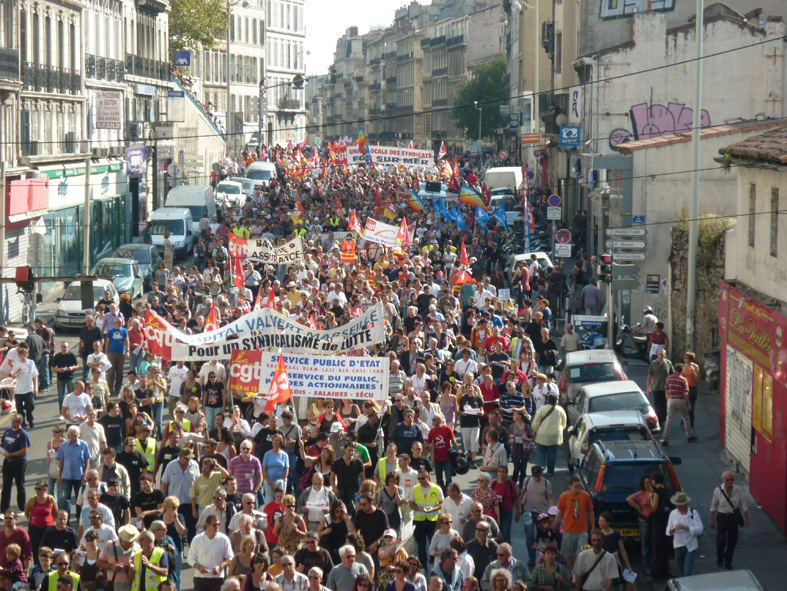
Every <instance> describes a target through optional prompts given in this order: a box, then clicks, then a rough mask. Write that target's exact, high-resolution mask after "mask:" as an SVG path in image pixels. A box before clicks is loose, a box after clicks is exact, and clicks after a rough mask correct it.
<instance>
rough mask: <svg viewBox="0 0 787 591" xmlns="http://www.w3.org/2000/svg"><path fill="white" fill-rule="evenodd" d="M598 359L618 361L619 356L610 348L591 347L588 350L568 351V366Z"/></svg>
mask: <svg viewBox="0 0 787 591" xmlns="http://www.w3.org/2000/svg"><path fill="white" fill-rule="evenodd" d="M598 361H613V362H617V361H618V356H617V354H616V353H615V352H614V351H611V350H610V349H595V350H594V349H589V350H587V351H571V352H569V353H566V366H569V365H584V364H586V363H594V362H598Z"/></svg>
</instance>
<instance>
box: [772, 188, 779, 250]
mask: <svg viewBox="0 0 787 591" xmlns="http://www.w3.org/2000/svg"><path fill="white" fill-rule="evenodd" d="M778 248H779V189H778V188H777V187H773V188H772V189H771V256H772V257H776V256H779V253H778V250H777V249H778Z"/></svg>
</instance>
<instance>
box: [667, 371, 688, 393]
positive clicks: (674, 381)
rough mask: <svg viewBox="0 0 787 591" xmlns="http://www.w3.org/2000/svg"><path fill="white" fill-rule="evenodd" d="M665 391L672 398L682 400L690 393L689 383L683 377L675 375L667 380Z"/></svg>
mask: <svg viewBox="0 0 787 591" xmlns="http://www.w3.org/2000/svg"><path fill="white" fill-rule="evenodd" d="M665 390H667V396H669V397H670V398H679V399H682V398H685V395H686V394H687V393H688V391H689V382H688V381H687V380H686V378H684V377H683V376H682V375H680V374H677V373H674V374H672V375H670V376H669V377H668V378H667V383H666V385H665Z"/></svg>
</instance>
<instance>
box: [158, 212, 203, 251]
mask: <svg viewBox="0 0 787 591" xmlns="http://www.w3.org/2000/svg"><path fill="white" fill-rule="evenodd" d="M193 222H194V218H193V217H191V210H190V209H186V208H185V207H162V208H161V209H157V210H156V211H154V212H153V215H152V216H151V218H150V224H151V227H152V228H151V229H152V238H153V245H154V246H155V247H156V248H158V250H159V252H160V253H161V256H162V257H163V256H164V232H169V241H170V242H171V243H172V246H173V247H175V259H176V260H178V259H179V260H183V259H185V258H186V256H187V255H189V254H190V253H191V252H192V251H193V250H194V234H195V232H194V228H193V226H194V224H193ZM198 231H199V230H198Z"/></svg>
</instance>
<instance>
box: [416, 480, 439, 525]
mask: <svg viewBox="0 0 787 591" xmlns="http://www.w3.org/2000/svg"><path fill="white" fill-rule="evenodd" d="M413 496H414V497H415V504H416V505H418V506H419V507H434V506H436V505H437V504H439V503H440V487H439V486H437V485H436V484H433V485H432V486H431V488H430V489H429V493H428V494H427V495H426V499H424V491H423V489H422V488H421V485H420V484H417V485H416V486H415V488H414V489H413ZM438 517H440V514H439V513H438V512H437V511H432V512H431V513H425V512H424V511H418V510H416V512H415V517H413V519H414V520H415V521H424V520H427V521H437V518H438Z"/></svg>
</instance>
